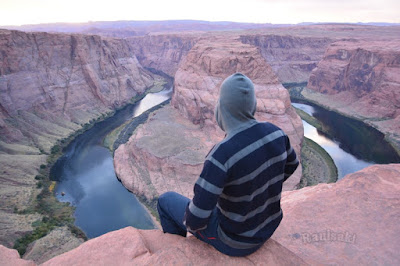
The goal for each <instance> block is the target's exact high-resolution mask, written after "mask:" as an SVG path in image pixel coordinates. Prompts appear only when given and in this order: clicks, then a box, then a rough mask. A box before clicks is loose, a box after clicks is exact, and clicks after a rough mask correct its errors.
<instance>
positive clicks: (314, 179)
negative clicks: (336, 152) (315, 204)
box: [299, 137, 338, 188]
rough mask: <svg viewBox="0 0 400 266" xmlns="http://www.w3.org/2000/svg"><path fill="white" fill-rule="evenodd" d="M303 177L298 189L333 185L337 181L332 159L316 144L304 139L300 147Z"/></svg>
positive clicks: (335, 168) (336, 172)
mask: <svg viewBox="0 0 400 266" xmlns="http://www.w3.org/2000/svg"><path fill="white" fill-rule="evenodd" d="M301 165H302V168H303V175H302V177H301V180H300V184H299V188H302V187H306V186H313V185H317V184H318V183H333V182H336V181H337V179H338V170H337V167H336V165H335V162H334V161H333V159H332V157H331V156H330V155H329V154H328V153H327V152H326V151H325V150H324V149H323V148H322V147H321V146H320V145H318V144H317V143H316V142H314V141H312V140H311V139H309V138H306V137H304V140H303V145H302V147H301Z"/></svg>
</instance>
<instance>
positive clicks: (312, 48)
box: [240, 34, 334, 83]
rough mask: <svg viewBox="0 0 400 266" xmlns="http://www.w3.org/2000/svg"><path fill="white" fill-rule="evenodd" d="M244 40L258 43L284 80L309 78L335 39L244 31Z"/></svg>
mask: <svg viewBox="0 0 400 266" xmlns="http://www.w3.org/2000/svg"><path fill="white" fill-rule="evenodd" d="M240 38H241V40H242V42H243V43H246V44H251V45H254V46H257V47H259V48H260V50H261V54H262V55H263V57H264V58H265V60H267V62H268V64H269V65H270V66H271V67H272V69H273V70H274V71H275V73H276V74H277V75H278V78H279V80H280V82H281V83H300V82H307V80H308V78H309V76H310V73H311V71H312V70H313V69H314V68H315V67H316V66H317V63H318V62H319V61H320V60H321V59H322V57H323V55H324V52H325V50H326V48H327V47H328V45H329V44H330V43H332V42H333V41H334V40H333V39H331V38H327V37H323V36H316V37H305V36H295V35H294V36H291V35H275V34H257V35H245V34H244V35H242V36H241V37H240Z"/></svg>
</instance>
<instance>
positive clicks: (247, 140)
mask: <svg viewBox="0 0 400 266" xmlns="http://www.w3.org/2000/svg"><path fill="white" fill-rule="evenodd" d="M256 105H257V101H256V96H255V92H254V85H253V83H252V81H251V80H250V79H249V78H248V77H246V76H245V75H243V74H241V73H236V74H233V75H231V76H229V77H228V78H226V79H225V80H224V82H223V83H222V85H221V88H220V96H219V100H218V104H217V106H216V109H215V118H216V120H217V122H218V125H219V127H220V128H221V129H222V130H223V131H225V133H226V136H225V138H224V139H223V140H222V141H221V142H220V143H218V144H217V145H215V146H214V147H213V148H212V149H211V151H210V152H209V154H208V155H207V156H206V159H205V162H204V167H203V170H202V172H201V174H200V177H199V178H198V180H197V182H196V183H195V185H194V197H193V199H192V200H190V199H188V198H186V197H184V196H182V195H180V194H178V193H175V192H167V193H164V194H162V195H161V196H160V197H159V199H158V204H157V209H158V213H159V215H160V221H161V225H162V228H163V231H164V233H171V234H177V235H181V236H184V237H185V236H186V234H187V231H189V232H191V233H192V234H193V235H195V236H196V237H197V238H198V239H200V240H201V241H204V242H206V243H208V244H210V245H212V246H213V247H214V248H216V249H217V250H219V251H220V252H222V253H224V254H227V255H230V256H247V255H249V254H251V253H253V252H255V251H256V250H257V249H259V248H260V247H261V246H262V245H263V243H264V242H265V241H267V240H268V239H269V238H270V237H271V236H272V234H273V233H274V231H275V230H276V228H277V227H278V225H279V223H280V222H281V220H282V209H281V206H280V199H281V192H282V185H283V182H284V181H285V180H286V179H287V178H289V176H291V175H292V174H293V172H294V171H295V170H296V168H297V166H298V165H299V161H298V159H297V156H296V153H295V151H294V150H293V148H292V147H291V145H290V142H289V138H288V136H287V135H286V134H285V133H284V132H283V131H282V130H281V129H280V128H279V127H277V126H275V125H273V124H271V123H268V122H258V121H257V120H256V119H255V118H254V113H255V111H256Z"/></svg>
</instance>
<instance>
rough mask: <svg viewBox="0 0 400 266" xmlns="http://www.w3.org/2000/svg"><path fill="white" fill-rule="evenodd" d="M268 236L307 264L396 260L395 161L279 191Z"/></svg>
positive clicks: (399, 178)
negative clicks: (279, 213) (275, 221)
mask: <svg viewBox="0 0 400 266" xmlns="http://www.w3.org/2000/svg"><path fill="white" fill-rule="evenodd" d="M281 206H282V210H283V213H284V215H283V220H282V222H281V224H280V226H279V227H278V229H277V231H276V232H275V233H274V235H273V239H274V240H276V241H278V242H279V243H280V244H282V245H283V246H284V247H287V248H288V249H290V250H291V251H293V252H294V253H296V254H297V255H299V256H300V257H302V258H303V259H304V260H306V261H307V262H310V263H313V264H315V263H317V264H324V265H326V264H330V265H338V264H339V265H366V264H368V265H399V263H400V255H399V252H398V249H399V247H400V239H399V237H398V236H399V235H400V225H399V223H398V221H399V219H400V208H399V206H400V164H389V165H374V166H370V167H368V168H365V169H364V170H361V171H359V172H356V173H353V174H350V175H347V176H346V177H344V178H343V179H341V180H340V181H338V182H337V183H334V184H319V185H317V186H313V187H306V188H303V189H300V190H296V191H289V192H285V193H283V195H282V201H281Z"/></svg>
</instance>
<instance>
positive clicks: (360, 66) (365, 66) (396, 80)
mask: <svg viewBox="0 0 400 266" xmlns="http://www.w3.org/2000/svg"><path fill="white" fill-rule="evenodd" d="M308 88H309V89H311V90H312V91H304V92H303V95H304V96H305V97H306V98H309V99H311V100H315V101H317V102H319V103H321V104H323V105H326V106H328V107H330V108H333V109H336V110H338V111H339V112H342V113H344V114H347V115H350V116H352V117H356V118H359V119H361V120H363V121H366V122H367V123H369V124H371V125H373V126H374V127H376V128H378V129H379V130H380V131H382V132H384V133H386V134H387V135H388V137H389V138H392V139H394V140H395V141H397V146H398V148H400V41H399V40H392V41H368V42H366V41H347V42H336V43H333V44H332V45H331V46H329V48H328V49H327V51H326V53H325V55H324V58H323V60H322V61H321V62H319V64H318V67H317V68H316V69H315V70H314V71H313V72H312V73H311V76H310V80H309V82H308ZM313 92H317V93H313Z"/></svg>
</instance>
